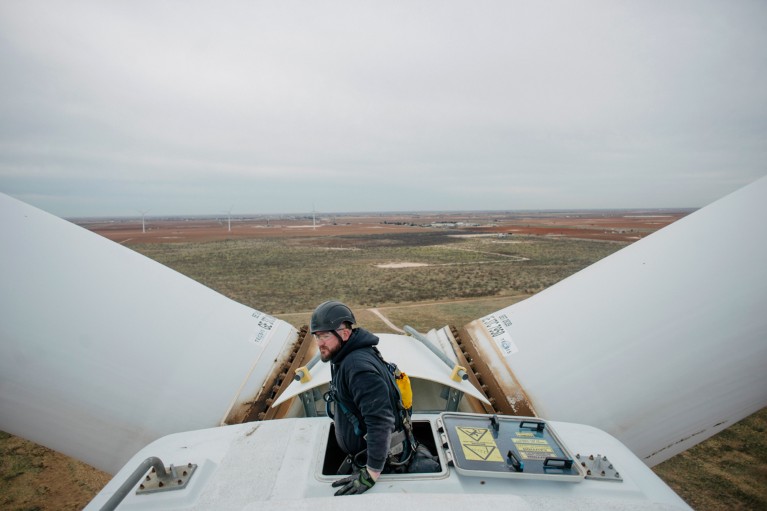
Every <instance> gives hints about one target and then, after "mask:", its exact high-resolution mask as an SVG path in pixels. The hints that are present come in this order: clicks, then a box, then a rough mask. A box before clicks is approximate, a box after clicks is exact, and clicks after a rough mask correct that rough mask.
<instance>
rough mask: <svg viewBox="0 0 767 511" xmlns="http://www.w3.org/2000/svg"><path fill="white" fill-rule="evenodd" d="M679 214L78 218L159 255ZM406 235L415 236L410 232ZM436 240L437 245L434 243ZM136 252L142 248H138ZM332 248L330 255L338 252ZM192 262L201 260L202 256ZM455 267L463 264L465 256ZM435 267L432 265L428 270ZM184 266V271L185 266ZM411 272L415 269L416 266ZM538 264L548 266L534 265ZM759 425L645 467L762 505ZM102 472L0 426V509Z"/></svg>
mask: <svg viewBox="0 0 767 511" xmlns="http://www.w3.org/2000/svg"><path fill="white" fill-rule="evenodd" d="M689 213H690V211H632V212H627V211H589V212H582V211H581V212H570V213H525V214H521V213H497V212H491V213H449V214H447V213H446V214H436V213H434V214H417V215H406V214H388V215H368V216H363V215H357V216H354V215H337V216H327V215H323V216H321V217H318V218H317V225H316V228H315V227H313V226H312V219H311V217H309V218H305V217H304V218H269V219H268V220H267V219H266V218H233V219H232V225H231V231H230V230H229V229H228V222H227V219H220V218H219V219H190V220H184V219H154V218H152V219H147V221H146V232H142V228H141V221H140V219H139V220H138V221H136V220H135V219H134V220H122V221H118V220H115V221H101V222H95V221H87V222H80V223H81V225H83V226H84V227H87V228H88V229H90V230H92V231H95V232H97V233H99V234H100V235H102V236H105V237H107V238H109V239H111V240H113V241H116V242H118V243H124V244H127V245H131V246H134V249H137V250H138V249H139V248H140V247H142V246H143V247H144V248H146V249H151V250H150V252H151V253H152V254H154V256H155V257H157V256H159V255H162V249H163V246H164V244H174V245H172V246H173V247H178V245H175V243H186V244H188V247H199V246H201V245H198V243H204V242H217V241H223V240H234V241H236V242H237V243H239V242H240V241H241V240H249V239H255V238H263V239H265V240H266V239H268V238H289V239H288V240H286V242H287V243H288V244H289V245H290V246H294V247H304V246H311V247H324V248H327V249H335V250H356V248H355V247H358V246H360V244H361V241H360V240H361V239H362V238H364V239H365V241H364V243H363V244H364V245H365V246H366V247H379V246H389V245H390V244H397V243H400V244H407V245H409V246H413V247H416V248H417V247H419V246H420V245H421V244H433V243H442V244H444V243H445V242H446V241H445V240H446V238H450V239H453V240H456V238H455V236H460V237H469V238H471V237H473V236H480V237H491V238H492V239H491V240H488V243H492V244H495V243H507V242H508V243H514V242H516V240H515V237H518V238H521V237H522V236H540V237H542V238H545V239H548V240H551V242H550V243H547V244H556V243H560V242H559V241H555V240H557V239H558V238H577V239H585V240H598V241H605V242H613V243H607V244H601V243H600V244H591V243H583V242H573V243H581V244H583V245H589V246H592V247H602V248H603V249H604V252H610V251H613V250H616V249H618V248H620V246H622V245H625V244H627V243H631V242H634V241H636V240H637V239H639V238H641V237H644V236H646V235H647V234H649V233H652V232H654V231H655V230H657V229H659V228H661V227H664V226H666V225H668V224H670V223H672V222H674V221H676V220H678V219H680V218H682V217H684V216H685V215H687V214H689ZM409 234H419V235H418V236H415V237H411V236H409ZM496 236H497V237H498V238H496ZM406 238H407V240H406ZM501 238H508V239H501ZM481 239H482V238H481ZM527 239H530V238H527ZM405 240H406V241H405ZM441 246H443V248H444V245H441ZM503 246H505V247H511V245H503ZM515 246H525V245H515ZM568 246H570V243H568ZM187 249H188V248H187ZM608 249H609V250H608ZM210 250H219V247H218V246H213V247H212V248H211V249H210ZM140 251H142V252H143V249H142V250H140ZM496 251H497V249H496ZM313 253H314V254H316V253H315V252H313ZM341 253H345V252H341ZM412 253H416V252H412ZM462 253H465V252H462ZM333 254H336V255H337V254H339V252H333ZM496 255H498V254H496ZM314 257H317V256H316V255H315V256H314ZM451 257H452V256H451ZM456 257H457V256H456ZM190 259H191V260H197V259H198V258H197V257H193V258H190ZM199 262H200V264H202V265H203V266H204V265H205V260H202V261H199ZM299 263H300V261H299ZM462 264H467V265H468V266H469V267H470V266H471V263H470V262H469V263H462ZM439 266H440V265H439V264H436V265H434V267H437V268H438V267H439ZM451 268H452V267H451ZM179 270H180V271H181V270H183V268H182V269H179ZM189 270H190V271H191V272H192V273H193V272H194V268H190V269H189ZM413 270H414V271H422V270H420V269H419V268H414V269H413ZM392 271H394V270H392ZM397 271H401V270H397ZM451 271H452V270H451ZM544 271H545V272H548V271H549V270H546V269H545V268H544ZM573 271H575V270H573ZM182 273H184V271H182ZM194 277H195V276H194V275H193V278H194ZM197 277H198V278H199V277H202V275H200V276H197ZM558 278H559V277H558ZM203 283H205V282H203ZM307 283H308V281H306V280H303V281H302V285H304V286H306V285H307ZM246 284H247V283H246ZM207 285H211V283H208V284H207ZM526 285H527V284H525V286H526ZM547 285H548V284H547ZM211 287H215V286H212V285H211ZM246 287H247V286H246ZM220 291H221V292H224V290H220ZM228 291H229V293H226V292H225V293H224V294H227V295H232V294H234V296H233V297H234V298H235V299H238V301H242V303H245V304H246V305H251V306H257V305H258V304H255V303H249V302H250V300H249V298H248V296H247V295H243V297H242V298H241V297H240V296H238V295H237V293H236V292H235V291H236V289H234V288H231V289H228ZM310 291H311V290H310ZM531 292H535V289H533V290H532V291H524V293H527V294H522V295H515V294H506V295H503V296H500V295H501V294H503V293H498V295H496V296H484V297H483V296H476V297H469V298H461V297H458V296H453V297H452V299H450V300H445V301H436V302H435V301H429V300H424V299H420V301H406V302H402V303H398V302H391V301H389V302H386V301H384V302H383V303H380V304H377V305H373V306H372V308H367V307H371V305H369V304H368V305H363V304H360V306H361V307H363V309H362V310H360V318H359V319H360V320H361V321H362V322H364V323H365V325H367V326H369V327H370V328H371V329H372V330H374V331H390V330H389V327H388V326H387V325H386V324H385V323H384V322H383V321H382V320H381V318H380V317H378V316H376V314H375V313H374V310H373V309H374V308H375V309H378V310H380V312H381V313H383V314H384V315H385V316H386V317H387V318H389V319H390V320H392V321H393V322H394V323H395V324H397V325H402V324H406V323H409V324H411V325H412V326H415V327H416V328H418V329H421V330H426V329H428V328H429V325H434V324H439V325H440V326H441V325H442V324H444V322H442V320H443V319H444V318H445V317H450V318H453V319H455V320H456V322H459V324H463V323H460V321H466V322H467V321H468V320H470V319H474V318H476V317H480V316H481V315H484V314H486V313H488V312H492V311H494V310H497V309H499V308H501V307H504V306H506V305H509V304H510V303H513V302H515V301H518V300H520V299H523V298H525V297H526V296H529V294H530V293H531ZM310 294H311V293H310ZM289 298H290V297H289ZM411 300H412V299H411ZM287 303H292V305H293V307H292V308H289V309H287V310H285V311H283V312H282V313H279V314H278V313H276V309H268V308H265V309H263V310H270V311H274V312H275V315H277V316H278V317H280V318H282V319H284V320H286V321H288V322H290V323H292V324H294V325H297V326H300V325H303V324H306V323H307V321H308V317H309V314H310V313H309V312H308V308H309V306H308V305H306V304H299V302H298V301H297V299H296V297H295V296H294V297H292V301H291V300H288V302H287ZM766 427H767V409H764V410H762V411H760V412H758V413H756V414H754V415H752V416H751V417H748V418H747V419H744V420H743V421H741V422H739V423H737V424H735V425H734V426H732V427H730V428H728V429H727V430H725V431H723V432H722V433H720V434H718V435H716V436H715V437H713V438H712V439H709V440H707V441H705V442H703V443H701V444H699V445H698V446H696V447H694V448H693V449H690V450H689V451H686V452H685V453H682V454H680V455H678V456H675V457H674V458H672V459H671V460H668V461H667V462H665V463H662V464H661V465H658V466H657V467H656V468H655V469H654V470H655V472H656V474H658V475H659V476H660V477H661V478H662V479H663V480H664V481H666V482H667V484H669V485H670V486H671V487H672V488H673V489H674V490H675V491H677V493H679V494H680V495H681V496H682V497H683V498H684V499H685V500H686V501H687V502H688V503H689V504H690V505H692V506H693V507H694V508H695V509H699V510H719V509H744V510H745V509H767V435H765V434H764V432H765V428H766ZM109 479H110V476H108V475H107V474H104V473H102V472H99V471H97V470H95V469H93V468H91V467H89V466H87V465H85V464H83V463H80V462H78V461H76V460H73V459H71V458H67V457H66V456H64V455H62V454H59V453H56V452H54V451H51V450H49V449H46V448H44V447H41V446H39V445H36V444H33V443H31V442H27V441H25V440H22V439H20V438H17V437H14V436H11V435H8V434H6V433H2V432H0V509H8V510H25V511H31V510H49V509H56V510H58V509H66V510H69V509H72V510H75V509H81V508H82V507H83V506H84V505H86V504H87V503H88V502H89V501H90V499H91V498H92V497H93V496H94V495H95V494H96V493H97V492H98V491H99V490H100V489H101V488H102V487H103V485H104V484H106V482H107V481H108V480H109Z"/></svg>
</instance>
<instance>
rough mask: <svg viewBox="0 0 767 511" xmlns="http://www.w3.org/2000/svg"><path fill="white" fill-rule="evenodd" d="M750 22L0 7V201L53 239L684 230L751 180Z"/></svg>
mask: <svg viewBox="0 0 767 511" xmlns="http://www.w3.org/2000/svg"><path fill="white" fill-rule="evenodd" d="M766 15H767V5H765V4H763V3H760V2H749V1H745V0H744V1H735V2H719V1H713V0H708V1H698V2H692V1H678V2H670V3H669V2H660V1H657V2H656V1H650V2H641V1H634V2H631V1H629V2H612V1H610V2H608V1H593V0H591V1H586V2H576V3H573V2H565V1H560V2H547V3H540V2H535V3H531V2H500V1H488V2H472V3H463V2H418V3H413V2H392V3H387V4H385V5H384V4H379V3H367V2H322V3H318V2H279V3H274V2H239V1H238V2H222V3H215V4H214V3H212V2H162V3H158V2H149V1H138V2H122V3H116V2H111V3H103V2H67V3H66V4H61V3H59V2H52V1H50V2H48V1H25V2H21V1H9V2H3V3H2V4H0V74H2V76H3V79H2V80H0V114H2V115H0V191H3V192H5V193H9V194H11V195H14V196H16V197H18V198H20V199H22V200H26V201H28V202H31V203H33V204H35V205H38V206H40V207H43V208H44V209H48V210H49V211H52V212H53V213H56V214H59V215H63V216H79V215H117V214H133V213H134V212H135V211H136V210H137V209H152V211H154V212H157V213H158V214H160V213H163V214H171V213H175V214H183V213H189V214H196V213H217V212H219V211H221V210H226V209H228V208H229V207H231V205H232V204H237V209H239V210H240V211H241V212H243V213H245V212H247V213H274V212H286V211H301V210H307V209H309V208H310V207H311V206H310V205H311V203H312V202H316V203H317V204H318V207H321V208H322V209H324V210H326V211H359V210H409V209H510V208H569V207H583V208H600V207H675V206H680V207H694V206H702V205H704V204H706V203H708V202H710V201H712V200H714V199H716V198H718V197H720V196H722V195H724V194H726V193H728V192H730V191H732V190H734V189H736V188H738V187H740V186H743V185H745V184H747V183H748V182H751V181H753V180H755V179H757V178H758V177H760V176H762V175H764V174H765V173H767V165H766V164H765V163H766V162H767V158H766V156H767V137H766V136H765V135H767V116H766V115H765V114H766V113H767V93H765V88H764V86H763V84H764V83H767V81H766V80H765V78H767V33H766V32H765V31H764V30H763V27H764V22H765V20H767V16H766ZM320 203H322V206H319V204H320Z"/></svg>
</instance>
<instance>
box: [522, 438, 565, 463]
mask: <svg viewBox="0 0 767 511" xmlns="http://www.w3.org/2000/svg"><path fill="white" fill-rule="evenodd" d="M511 441H512V442H514V447H516V448H517V451H519V455H520V457H521V458H522V459H523V460H545V459H546V458H550V457H554V456H556V453H555V452H554V449H552V448H551V445H549V442H548V440H546V439H544V438H512V439H511Z"/></svg>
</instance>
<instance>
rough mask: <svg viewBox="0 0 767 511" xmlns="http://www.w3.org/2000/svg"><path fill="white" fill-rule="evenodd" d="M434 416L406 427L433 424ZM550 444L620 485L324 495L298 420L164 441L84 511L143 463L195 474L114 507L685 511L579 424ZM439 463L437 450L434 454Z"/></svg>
mask: <svg viewBox="0 0 767 511" xmlns="http://www.w3.org/2000/svg"><path fill="white" fill-rule="evenodd" d="M435 418H436V416H435V415H418V414H416V415H415V416H414V420H416V421H419V420H430V421H432V428H434V426H433V421H434V419H435ZM550 427H552V428H555V430H556V432H557V434H558V436H559V438H560V439H561V440H562V442H563V443H564V444H566V445H567V446H568V448H569V449H570V450H571V451H572V452H579V453H593V454H596V453H599V454H602V455H605V456H607V457H608V458H609V459H610V460H611V461H612V462H613V464H614V465H615V466H616V467H619V469H620V474H621V477H623V479H624V481H623V482H613V481H597V480H590V479H586V480H583V481H582V482H579V483H567V482H555V481H538V480H519V479H515V480H513V481H512V480H508V479H497V478H484V477H468V476H462V475H459V474H458V473H457V472H456V471H455V470H454V469H452V468H447V469H445V470H444V471H443V473H441V474H403V475H383V476H381V479H379V481H378V482H377V483H376V485H375V486H374V487H373V488H372V489H371V490H370V491H368V492H367V493H365V494H364V495H362V496H359V497H351V498H349V497H342V498H336V497H333V496H332V495H333V492H334V491H335V489H333V488H331V486H330V483H331V482H332V481H333V480H335V479H336V478H337V476H325V475H322V459H323V456H324V448H325V445H326V442H327V438H328V434H329V431H330V421H329V420H328V419H326V418H315V419H309V418H300V419H284V420H276V421H265V422H260V423H251V424H240V425H236V426H227V427H223V428H216V429H212V430H203V431H193V432H188V433H182V434H176V435H170V436H168V437H165V438H163V439H160V440H158V441H156V442H154V443H153V444H151V445H149V446H147V447H146V448H145V449H144V450H142V451H141V452H140V453H138V454H137V455H136V456H135V457H134V458H133V459H132V460H131V461H130V462H129V463H128V464H127V465H126V466H125V467H124V469H123V470H121V471H120V472H119V473H118V474H117V475H116V476H115V478H114V479H113V480H112V481H110V482H109V483H108V484H107V486H106V487H105V488H104V489H103V490H102V492H101V493H100V494H99V495H98V496H97V497H96V498H95V499H94V500H93V501H92V502H91V503H90V504H89V506H88V507H87V508H86V509H89V510H91V509H93V510H95V509H99V508H100V506H101V505H103V503H104V502H106V500H107V499H108V498H109V497H110V496H111V495H112V494H113V493H114V492H115V490H116V489H117V488H118V487H119V485H120V484H121V483H122V482H123V481H124V480H125V479H126V478H127V476H128V475H129V474H130V473H131V472H132V471H133V469H134V468H135V467H137V466H138V465H139V464H140V462H141V461H142V460H144V459H145V458H147V457H149V456H158V457H160V458H161V459H162V460H163V462H164V463H165V464H166V466H167V465H169V464H171V463H173V464H174V465H176V466H183V465H186V464H187V463H196V464H198V465H199V466H200V467H201V468H200V469H198V471H199V473H197V474H195V475H194V476H193V477H192V479H191V481H190V483H189V487H188V488H187V489H185V490H178V491H173V492H166V493H163V494H151V495H135V493H134V492H131V493H130V494H129V495H128V496H127V498H126V499H125V501H124V504H123V505H122V506H120V508H119V509H121V510H123V511H130V510H151V509H191V510H196V509H206V510H207V509H231V510H235V509H237V510H239V509H242V510H261V509H274V510H285V509H297V510H299V509H300V510H306V509H312V510H316V509H328V510H330V509H333V510H337V509H342V510H345V509H359V506H360V505H364V506H365V507H367V508H370V509H387V508H385V507H384V506H388V505H394V506H396V507H395V509H450V510H452V509H456V510H458V509H467V508H468V509H475V508H479V507H482V506H484V505H492V506H496V508H497V509H523V510H558V511H561V510H562V509H568V510H578V509H600V510H601V509H604V510H650V509H652V510H658V509H677V510H682V509H684V510H689V507H688V506H687V505H686V504H685V503H684V502H683V501H682V500H681V499H680V498H679V497H678V496H677V495H676V494H675V493H674V492H673V491H671V489H670V488H668V486H666V485H665V484H664V483H663V482H662V481H661V480H660V479H659V478H658V477H657V476H656V475H655V474H653V472H652V471H651V470H650V469H649V468H647V466H646V465H644V464H643V463H642V462H641V461H640V460H639V459H637V458H636V456H634V455H633V454H632V453H631V452H630V451H629V450H628V449H626V447H625V446H623V445H621V443H620V442H618V441H617V440H616V439H615V438H613V437H611V436H610V435H607V434H606V433H604V432H602V431H599V430H597V429H595V428H591V427H589V426H580V425H576V424H569V423H558V422H554V423H551V424H550ZM438 449H440V450H439V453H438V454H439V456H440V458H441V460H442V466H443V467H446V465H445V463H444V461H445V459H446V458H445V453H444V451H442V450H441V448H438Z"/></svg>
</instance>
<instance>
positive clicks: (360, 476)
mask: <svg viewBox="0 0 767 511" xmlns="http://www.w3.org/2000/svg"><path fill="white" fill-rule="evenodd" d="M376 479H377V477H376V476H374V475H372V474H371V473H370V472H368V469H367V467H363V468H362V470H360V471H359V472H355V473H353V474H352V475H350V476H348V477H344V478H343V479H339V480H338V481H334V482H333V484H332V485H331V486H332V487H333V488H338V487H339V486H340V487H341V488H340V489H339V490H338V491H337V492H336V493H335V495H336V496H338V495H359V494H360V493H365V492H366V491H368V490H369V489H370V488H372V487H373V485H374V484H376Z"/></svg>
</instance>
